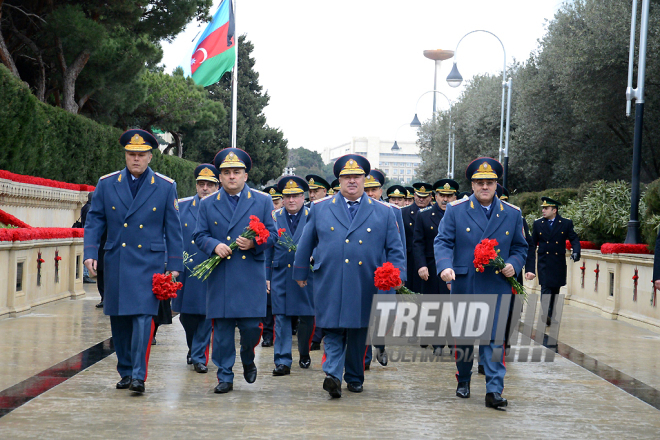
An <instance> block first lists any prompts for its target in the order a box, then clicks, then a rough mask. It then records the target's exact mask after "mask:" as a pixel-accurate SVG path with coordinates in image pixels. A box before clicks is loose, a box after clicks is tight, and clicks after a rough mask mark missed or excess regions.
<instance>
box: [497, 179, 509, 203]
mask: <svg viewBox="0 0 660 440" xmlns="http://www.w3.org/2000/svg"><path fill="white" fill-rule="evenodd" d="M497 197H498V198H499V199H500V200H509V190H508V189H506V188H505V187H503V186H502V185H500V184H499V183H498V184H497Z"/></svg>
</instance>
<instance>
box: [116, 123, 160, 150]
mask: <svg viewBox="0 0 660 440" xmlns="http://www.w3.org/2000/svg"><path fill="white" fill-rule="evenodd" d="M119 143H120V144H121V145H122V147H124V150H126V151H151V149H152V148H158V141H157V140H156V138H155V137H154V135H153V134H151V133H149V132H148V131H145V130H140V129H139V128H134V129H132V130H127V131H125V132H124V133H123V134H122V135H121V137H120V138H119Z"/></svg>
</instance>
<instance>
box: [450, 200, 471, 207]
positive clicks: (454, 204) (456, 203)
mask: <svg viewBox="0 0 660 440" xmlns="http://www.w3.org/2000/svg"><path fill="white" fill-rule="evenodd" d="M468 200H470V199H469V198H462V199H461V200H454V201H453V202H450V203H449V204H450V205H451V206H456V205H460V204H461V203H465V202H467V201H468Z"/></svg>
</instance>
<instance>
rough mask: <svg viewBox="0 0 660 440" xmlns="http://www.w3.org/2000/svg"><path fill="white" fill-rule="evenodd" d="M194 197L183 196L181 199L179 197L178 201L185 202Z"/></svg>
mask: <svg viewBox="0 0 660 440" xmlns="http://www.w3.org/2000/svg"><path fill="white" fill-rule="evenodd" d="M194 198H195V196H190V197H184V198H183V199H179V203H181V202H187V201H189V200H192V199H194Z"/></svg>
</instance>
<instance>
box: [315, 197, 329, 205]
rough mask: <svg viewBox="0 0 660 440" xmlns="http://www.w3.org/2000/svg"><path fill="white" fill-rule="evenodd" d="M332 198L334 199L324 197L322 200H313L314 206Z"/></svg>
mask: <svg viewBox="0 0 660 440" xmlns="http://www.w3.org/2000/svg"><path fill="white" fill-rule="evenodd" d="M333 197H334V196H325V197H323V198H322V199H318V200H314V204H315V205H316V204H317V203H321V202H324V201H326V200H330V199H331V198H333Z"/></svg>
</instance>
